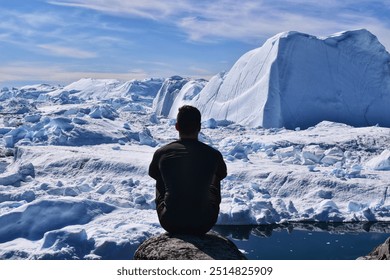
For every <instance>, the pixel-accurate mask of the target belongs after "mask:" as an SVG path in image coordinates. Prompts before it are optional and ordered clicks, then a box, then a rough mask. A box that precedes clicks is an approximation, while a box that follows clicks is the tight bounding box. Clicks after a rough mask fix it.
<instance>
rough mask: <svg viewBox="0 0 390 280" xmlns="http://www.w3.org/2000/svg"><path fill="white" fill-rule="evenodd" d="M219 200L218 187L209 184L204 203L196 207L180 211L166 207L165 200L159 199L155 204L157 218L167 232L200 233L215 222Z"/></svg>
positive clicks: (203, 232)
mask: <svg viewBox="0 0 390 280" xmlns="http://www.w3.org/2000/svg"><path fill="white" fill-rule="evenodd" d="M220 202H221V198H220V190H219V188H218V187H214V186H211V187H210V191H209V195H208V201H207V203H206V205H199V208H197V209H191V210H190V211H181V209H172V208H167V207H166V205H165V201H160V202H159V203H158V205H157V214H158V219H159V221H160V224H161V226H162V227H163V228H164V229H165V230H166V231H167V232H169V233H184V234H194V235H202V234H205V233H206V232H208V231H209V230H210V229H211V228H212V227H213V226H214V225H215V223H216V222H217V219H218V214H219V204H220Z"/></svg>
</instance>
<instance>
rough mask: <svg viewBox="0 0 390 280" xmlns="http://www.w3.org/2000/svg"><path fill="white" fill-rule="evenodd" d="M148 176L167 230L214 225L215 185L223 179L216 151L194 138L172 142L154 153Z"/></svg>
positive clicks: (222, 166)
mask: <svg viewBox="0 0 390 280" xmlns="http://www.w3.org/2000/svg"><path fill="white" fill-rule="evenodd" d="M149 174H150V176H151V177H153V178H154V179H156V181H157V191H156V206H157V211H158V213H159V218H160V222H161V224H162V225H163V226H164V224H163V223H164V221H162V220H164V219H165V220H166V224H169V225H167V226H166V227H164V228H166V229H167V228H168V229H167V230H168V231H171V232H172V231H180V232H183V231H185V230H186V229H188V230H189V231H194V230H195V229H194V228H196V227H198V228H199V227H200V228H203V224H207V227H209V225H210V224H214V223H215V221H216V218H217V216H218V212H219V203H220V201H221V197H220V183H219V182H220V180H222V179H223V178H224V177H225V176H226V165H225V163H224V161H223V158H222V155H221V153H220V152H218V151H217V150H215V149H213V148H211V147H210V146H208V145H206V144H204V143H202V142H199V141H198V140H196V139H182V140H179V141H175V142H172V143H170V144H168V145H166V146H164V147H162V148H160V149H159V150H157V151H156V153H155V155H154V157H153V160H152V163H151V164H150V168H149ZM163 216H164V217H163ZM172 227H174V229H172ZM176 229H177V230H176Z"/></svg>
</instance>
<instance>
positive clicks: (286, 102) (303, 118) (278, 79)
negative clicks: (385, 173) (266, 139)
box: [193, 29, 390, 129]
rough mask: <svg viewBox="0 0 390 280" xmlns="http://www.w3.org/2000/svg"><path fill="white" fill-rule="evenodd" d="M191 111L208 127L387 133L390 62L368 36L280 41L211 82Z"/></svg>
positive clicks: (281, 37)
mask: <svg viewBox="0 0 390 280" xmlns="http://www.w3.org/2000/svg"><path fill="white" fill-rule="evenodd" d="M193 104H195V105H196V106H197V107H198V108H200V110H201V112H202V113H203V116H204V118H206V119H208V118H214V119H217V120H230V121H233V122H236V123H239V124H241V125H245V126H250V127H257V126H262V127H265V128H270V127H286V128H291V129H294V128H296V127H302V128H306V127H309V126H312V125H315V124H317V123H319V122H321V121H323V120H327V121H334V122H341V123H346V124H349V125H353V126H370V125H376V124H379V125H380V126H386V127H389V126H390V110H388V108H389V106H390V54H389V53H388V52H387V51H386V49H385V48H384V46H383V45H382V44H381V43H380V42H379V41H378V40H377V38H376V37H375V36H374V35H373V34H372V33H370V32H369V31H367V30H365V29H362V30H355V31H346V32H342V33H338V34H334V35H331V36H329V37H326V38H318V37H315V36H311V35H307V34H303V33H299V32H286V33H281V34H278V35H276V36H274V37H272V38H270V39H269V40H267V41H266V43H265V44H264V45H263V46H262V47H260V48H258V49H254V50H252V51H249V52H248V53H246V54H244V55H243V56H242V57H241V58H240V59H239V60H238V61H237V62H236V63H235V64H234V66H233V67H232V68H231V70H230V71H228V72H227V73H223V74H218V75H216V76H214V77H213V78H212V79H211V80H210V82H209V83H208V84H207V85H206V87H205V88H204V89H203V90H202V91H201V93H200V94H199V95H197V96H196V97H195V98H194V102H193Z"/></svg>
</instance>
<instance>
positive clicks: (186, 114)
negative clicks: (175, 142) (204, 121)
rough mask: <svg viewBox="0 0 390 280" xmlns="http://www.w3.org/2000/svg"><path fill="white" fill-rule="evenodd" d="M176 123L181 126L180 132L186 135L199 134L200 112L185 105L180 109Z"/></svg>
mask: <svg viewBox="0 0 390 280" xmlns="http://www.w3.org/2000/svg"><path fill="white" fill-rule="evenodd" d="M176 122H177V124H178V125H179V132H181V133H184V134H191V133H195V132H199V130H200V122H201V115H200V111H199V110H198V109H197V108H195V107H193V106H190V105H184V106H182V107H180V108H179V112H178V113H177V118H176Z"/></svg>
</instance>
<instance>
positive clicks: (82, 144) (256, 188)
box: [0, 30, 390, 259]
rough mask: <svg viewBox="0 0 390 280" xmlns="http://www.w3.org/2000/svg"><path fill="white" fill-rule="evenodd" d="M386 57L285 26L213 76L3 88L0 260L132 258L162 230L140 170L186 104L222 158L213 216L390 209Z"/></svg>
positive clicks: (350, 218) (380, 214)
mask: <svg viewBox="0 0 390 280" xmlns="http://www.w3.org/2000/svg"><path fill="white" fill-rule="evenodd" d="M369 58H370V59H369ZM388 67H389V64H388V53H387V52H386V51H385V49H384V48H383V47H382V46H381V45H380V44H379V43H378V41H377V40H376V38H375V36H373V35H372V34H370V33H369V32H368V31H365V30H360V31H350V32H344V33H341V34H336V35H332V36H330V37H328V38H316V37H313V36H309V35H304V34H300V33H296V32H289V33H283V34H279V35H277V36H276V37H273V38H271V39H270V40H268V41H267V42H266V43H265V45H264V46H263V47H261V48H260V49H256V50H253V51H252V52H249V53H248V54H245V55H244V56H243V57H242V58H240V59H239V60H238V62H237V63H236V64H235V65H234V66H233V68H232V69H231V70H230V71H229V72H226V73H224V74H218V75H216V76H215V77H213V78H212V79H211V80H210V81H209V82H206V81H205V80H194V79H190V78H183V77H180V76H173V77H170V78H150V79H146V80H142V81H137V80H133V81H127V82H121V81H117V80H110V79H100V80H95V79H81V80H79V81H76V82H74V83H71V84H69V85H67V86H51V85H46V84H42V85H31V86H24V87H21V88H3V89H1V90H0V101H1V103H0V258H1V259H131V258H132V256H133V253H134V251H135V249H136V248H137V246H138V245H139V244H140V242H142V241H143V240H145V239H146V238H148V237H150V236H152V235H155V234H158V233H161V232H163V230H162V228H161V227H160V225H159V223H158V219H157V216H156V214H155V204H154V195H155V187H154V181H153V180H152V179H151V178H149V177H148V175H147V170H148V165H149V163H150V161H151V158H152V155H153V153H154V151H155V150H156V149H157V148H158V147H160V146H162V145H164V144H166V143H168V142H170V141H172V140H174V139H177V132H176V131H175V129H174V124H175V119H174V118H175V116H176V113H177V108H179V107H180V106H181V105H183V104H196V105H197V106H198V107H199V108H201V110H202V112H203V120H202V131H201V134H200V140H201V141H204V142H206V143H208V144H210V145H212V146H214V147H215V148H217V149H218V150H220V151H221V153H222V154H223V156H224V159H225V161H226V163H227V166H228V173H229V174H228V177H227V178H226V179H224V180H223V181H222V203H221V211H220V215H219V218H218V224H233V225H242V224H246V225H247V224H255V225H256V224H270V223H285V222H290V221H312V222H317V221H326V222H354V221H369V222H374V221H385V222H386V221H390V201H389V198H388V196H389V195H388V193H389V190H388V182H389V180H390V173H389V170H390V144H389V143H390V141H389V140H390V129H389V128H388V127H387V126H388V125H389V123H388V122H386V121H388V120H389V115H388V112H387V111H386V110H385V109H384V108H387V107H388V106H389V100H388V94H389V92H388V91H387V92H386V89H387V90H388V88H389V82H388V81H389V72H388V71H389V70H388V69H389V68H388ZM367 104H369V105H367ZM386 106H387V107H386ZM330 112H332V113H330ZM336 121H337V122H336ZM376 124H378V125H376ZM283 126H284V127H283ZM297 126H300V127H301V128H302V129H295V128H296V127H297ZM290 128H294V129H290ZM303 128H305V129H303Z"/></svg>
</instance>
